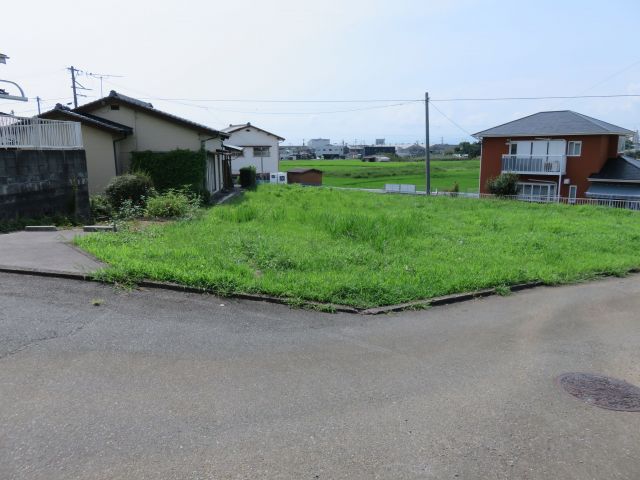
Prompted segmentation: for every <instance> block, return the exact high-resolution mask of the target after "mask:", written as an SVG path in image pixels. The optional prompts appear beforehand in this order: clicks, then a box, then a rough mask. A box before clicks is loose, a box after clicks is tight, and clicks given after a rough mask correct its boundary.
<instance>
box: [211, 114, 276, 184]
mask: <svg viewBox="0 0 640 480" xmlns="http://www.w3.org/2000/svg"><path fill="white" fill-rule="evenodd" d="M222 131H223V132H224V133H226V134H227V135H229V140H228V143H229V144H230V145H235V146H237V147H240V148H241V149H242V155H239V156H237V157H235V158H234V159H233V161H232V162H231V169H232V171H233V173H234V174H237V173H239V170H240V169H241V168H242V167H248V166H254V167H255V168H256V172H257V174H258V177H260V178H263V179H267V178H269V174H271V173H275V172H278V171H279V169H280V142H282V141H284V138H282V137H281V136H279V135H276V134H275V133H271V132H269V131H267V130H264V129H262V128H259V127H256V126H255V125H252V124H251V123H249V122H247V123H243V124H239V125H229V126H228V127H227V128H224V129H223V130H222Z"/></svg>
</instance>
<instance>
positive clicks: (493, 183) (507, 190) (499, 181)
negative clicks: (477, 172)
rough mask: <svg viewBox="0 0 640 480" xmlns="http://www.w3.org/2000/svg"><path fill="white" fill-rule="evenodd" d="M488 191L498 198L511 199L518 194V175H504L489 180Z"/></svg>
mask: <svg viewBox="0 0 640 480" xmlns="http://www.w3.org/2000/svg"><path fill="white" fill-rule="evenodd" d="M487 190H489V193H492V194H493V195H497V196H498V197H509V196H514V195H517V194H518V175H516V174H515V173H503V174H500V175H498V176H497V177H493V178H490V179H489V180H487Z"/></svg>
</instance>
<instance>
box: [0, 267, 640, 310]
mask: <svg viewBox="0 0 640 480" xmlns="http://www.w3.org/2000/svg"><path fill="white" fill-rule="evenodd" d="M0 273H12V274H16V275H32V276H38V277H49V278H64V279H68V280H81V281H89V282H98V283H103V284H111V282H107V281H103V280H96V279H95V278H93V276H92V274H91V273H80V272H65V271H58V270H45V269H39V268H24V267H12V266H6V265H0ZM628 273H629V274H634V273H640V268H634V269H631V270H629V272H628ZM612 276H613V275H610V274H608V275H605V274H602V275H597V276H596V277H599V278H606V277H612ZM577 283H579V282H575V283H572V284H569V285H575V284H577ZM545 285H546V284H545V283H544V282H540V281H536V282H527V283H519V284H516V285H512V286H510V287H509V290H510V291H511V292H519V291H522V290H529V289H532V288H536V287H541V286H545ZM136 286H138V287H143V288H153V289H158V290H170V291H175V292H185V293H197V294H209V295H215V296H218V297H221V298H230V299H239V300H250V301H254V302H267V303H274V304H278V305H287V306H295V305H300V306H301V307H303V308H304V307H307V308H311V309H317V310H319V311H326V312H336V313H337V312H339V313H349V314H353V315H382V314H386V313H398V312H403V311H405V310H419V309H425V308H429V307H439V306H444V305H451V304H454V303H462V302H467V301H470V300H475V299H477V298H484V297H489V296H492V295H497V294H498V292H497V289H496V288H487V289H483V290H476V291H474V292H464V293H454V294H451V295H443V296H440V297H434V298H430V299H426V300H416V301H413V302H407V303H399V304H396V305H386V306H384V307H374V308H366V309H363V308H355V307H349V306H348V305H337V304H332V303H322V302H313V301H305V300H301V301H298V300H295V299H291V298H281V297H273V296H270V295H263V294H253V293H234V294H229V295H221V294H220V293H217V292H214V291H212V290H208V289H206V288H198V287H189V286H186V285H180V284H178V283H171V282H160V281H156V280H141V281H139V282H137V283H136Z"/></svg>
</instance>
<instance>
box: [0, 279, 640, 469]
mask: <svg viewBox="0 0 640 480" xmlns="http://www.w3.org/2000/svg"><path fill="white" fill-rule="evenodd" d="M97 299H102V300H104V303H103V304H102V305H101V306H93V305H92V300H97ZM94 303H96V302H94ZM98 303H99V302H98ZM0 306H1V308H0V332H1V336H0V395H1V402H0V478H2V479H27V478H28V479H47V480H51V479H71V478H73V479H75V478H77V479H168V478H171V479H205V478H206V479H209V478H210V479H225V478H242V479H244V478H260V479H263V478H268V479H274V478H275V479H289V478H291V479H318V478H319V479H338V478H344V479H360V478H363V479H370V478H381V479H387V478H403V479H404V478H406V479H424V478H434V479H443V478H444V479H446V478H452V479H496V478H497V479H507V478H513V479H581V480H582V479H599V480H602V479H637V478H638V477H639V476H640V413H622V412H614V411H608V410H602V409H599V408H596V407H593V406H590V405H587V404H585V403H582V402H580V401H578V400H576V399H574V398H573V397H570V396H569V395H567V394H566V393H564V392H563V391H560V390H559V388H558V387H557V386H556V384H555V383H554V378H555V377H556V376H557V375H559V374H561V373H563V372H567V371H587V372H596V373H602V374H607V375H612V376H615V377H619V378H622V379H626V380H628V381H630V382H632V383H635V384H640V348H639V347H638V346H639V345H640V318H639V313H638V312H640V277H638V276H634V277H629V278H624V279H609V280H605V281H601V282H594V283H589V284H585V285H578V286H570V287H562V288H540V289H535V290H531V291H526V292H521V293H518V294H515V295H512V296H510V297H504V298H502V297H495V298H487V299H482V300H477V301H473V302H468V303H464V304H458V305H453V306H448V307H441V308H436V309H432V310H427V311H423V312H407V313H403V314H397V315H389V316H377V317H362V316H350V315H330V314H320V313H314V312H307V311H300V310H290V309H288V308H286V307H283V306H277V305H269V304H262V303H251V302H237V301H230V300H222V299H219V298H216V297H212V296H198V295H189V294H181V293H177V292H160V291H136V292H123V291H117V290H114V289H113V288H112V287H107V286H102V285H99V284H95V283H83V282H76V281H70V280H59V279H42V278H33V277H21V276H15V275H6V274H0Z"/></svg>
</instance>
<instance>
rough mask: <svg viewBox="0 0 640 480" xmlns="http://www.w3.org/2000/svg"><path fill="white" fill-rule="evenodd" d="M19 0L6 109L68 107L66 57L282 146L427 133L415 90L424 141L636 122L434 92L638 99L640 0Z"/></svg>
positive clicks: (129, 87)
mask: <svg viewBox="0 0 640 480" xmlns="http://www.w3.org/2000/svg"><path fill="white" fill-rule="evenodd" d="M16 5H17V6H18V5H19V7H16V9H15V10H13V9H12V10H11V14H9V17H11V16H14V18H13V19H10V18H7V17H6V16H5V14H6V12H5V14H3V19H2V20H3V21H2V43H0V52H1V53H4V54H6V55H8V56H9V57H10V59H9V60H8V62H7V64H6V65H1V64H0V78H1V79H6V80H12V81H16V82H18V83H19V84H20V86H21V87H22V88H23V89H24V90H25V94H26V95H27V96H28V97H29V98H30V101H29V102H28V103H22V102H10V101H0V111H3V112H10V111H14V112H15V114H17V115H24V116H30V115H34V114H36V113H37V106H36V101H35V97H36V96H39V97H41V98H42V99H44V100H43V101H42V108H43V110H48V109H50V108H52V107H53V106H54V105H55V104H56V103H58V102H59V103H63V104H66V103H69V102H71V101H72V96H71V88H70V85H71V80H70V77H69V72H68V71H67V70H66V67H69V66H70V65H73V66H75V67H76V68H78V69H80V70H82V71H83V72H89V73H94V74H102V75H111V76H110V77H106V78H104V79H103V90H104V94H105V95H106V94H108V92H109V91H110V90H112V89H114V90H116V91H118V92H120V93H124V94H127V95H131V96H134V97H136V98H141V99H145V100H148V101H150V102H151V103H153V105H154V106H155V107H156V108H159V109H162V110H165V111H168V112H171V113H173V114H176V115H180V116H183V117H185V118H188V119H191V120H193V121H197V122H200V123H203V124H206V125H208V126H211V127H213V128H223V127H225V126H227V125H228V124H237V123H246V122H251V123H252V124H254V125H256V126H259V127H261V128H264V129H266V130H268V131H272V132H274V133H277V134H278V135H280V136H282V137H285V138H286V140H285V141H284V142H283V145H290V144H293V145H297V144H301V143H302V142H303V141H306V140H308V139H310V138H318V137H322V138H330V139H331V141H332V142H334V143H341V142H343V141H344V142H346V143H354V142H355V143H361V142H363V141H364V142H367V143H372V142H373V141H374V140H375V139H376V138H385V139H386V142H387V143H414V142H416V141H418V142H424V138H425V111H424V110H425V109H424V102H421V101H419V100H421V99H423V98H424V95H425V92H426V91H428V92H429V95H430V97H431V98H432V100H433V102H432V103H431V105H430V133H431V143H439V142H440V141H441V140H443V141H444V142H446V143H458V142H460V141H468V140H473V139H472V138H471V137H470V134H471V133H474V132H477V131H480V130H484V129H486V128H490V127H492V126H495V125H498V124H502V123H505V122H508V121H510V120H514V119H516V118H519V117H522V116H525V115H528V114H532V113H535V112H538V111H544V110H566V109H570V110H575V111H578V112H580V113H583V114H586V115H590V116H593V117H596V118H599V119H602V120H605V121H608V122H611V123H614V124H616V125H620V126H622V127H625V128H629V129H632V130H636V129H638V128H640V97H635V98H634V97H623V98H599V99H593V98H591V99H569V100H560V99H553V100H535V101H533V100H527V101H524V100H517V101H516V100H510V101H492V102H487V101H484V102H483V101H456V102H444V101H438V100H445V99H455V98H495V97H533V96H536V97H540V96H575V95H619V94H639V95H640V51H639V49H638V41H637V25H638V23H637V19H638V13H640V3H639V2H638V1H637V0H629V1H626V0H610V1H609V2H606V4H604V3H603V2H595V1H590V0H582V1H574V0H555V1H547V0H537V1H525V0H518V1H515V0H511V1H498V0H495V1H492V0H482V1H480V0H477V1H476V0H322V1H316V0H262V1H259V0H244V1H218V0H209V1H200V0H182V1H181V2H176V1H158V0H155V1H147V0H137V1H131V0H129V1H121V0H112V1H110V2H108V3H105V2H95V1H91V0H88V1H84V2H79V1H68V0H56V1H50V0H47V1H33V0H23V1H21V2H20V3H19V4H16ZM18 10H19V11H18ZM78 80H79V82H80V83H81V84H82V85H83V86H85V87H87V88H89V89H90V90H86V91H82V93H84V94H86V95H87V96H86V97H81V98H80V99H79V102H80V103H85V102H88V101H91V100H94V99H96V98H99V97H100V80H99V79H98V78H96V77H93V76H88V75H86V73H84V74H81V75H80V76H79V78H78ZM216 100H217V101H216ZM219 100H223V101H219ZM238 100H243V101H238ZM266 100H270V101H271V102H266ZM274 100H277V101H278V102H273V101H274ZM292 100H295V101H296V102H291V101H292ZM324 100H331V101H333V102H332V103H327V102H322V101H324ZM338 100H339V101H340V102H338ZM373 100H384V101H381V102H373ZM282 101H286V102H282ZM345 101H348V102H345Z"/></svg>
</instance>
